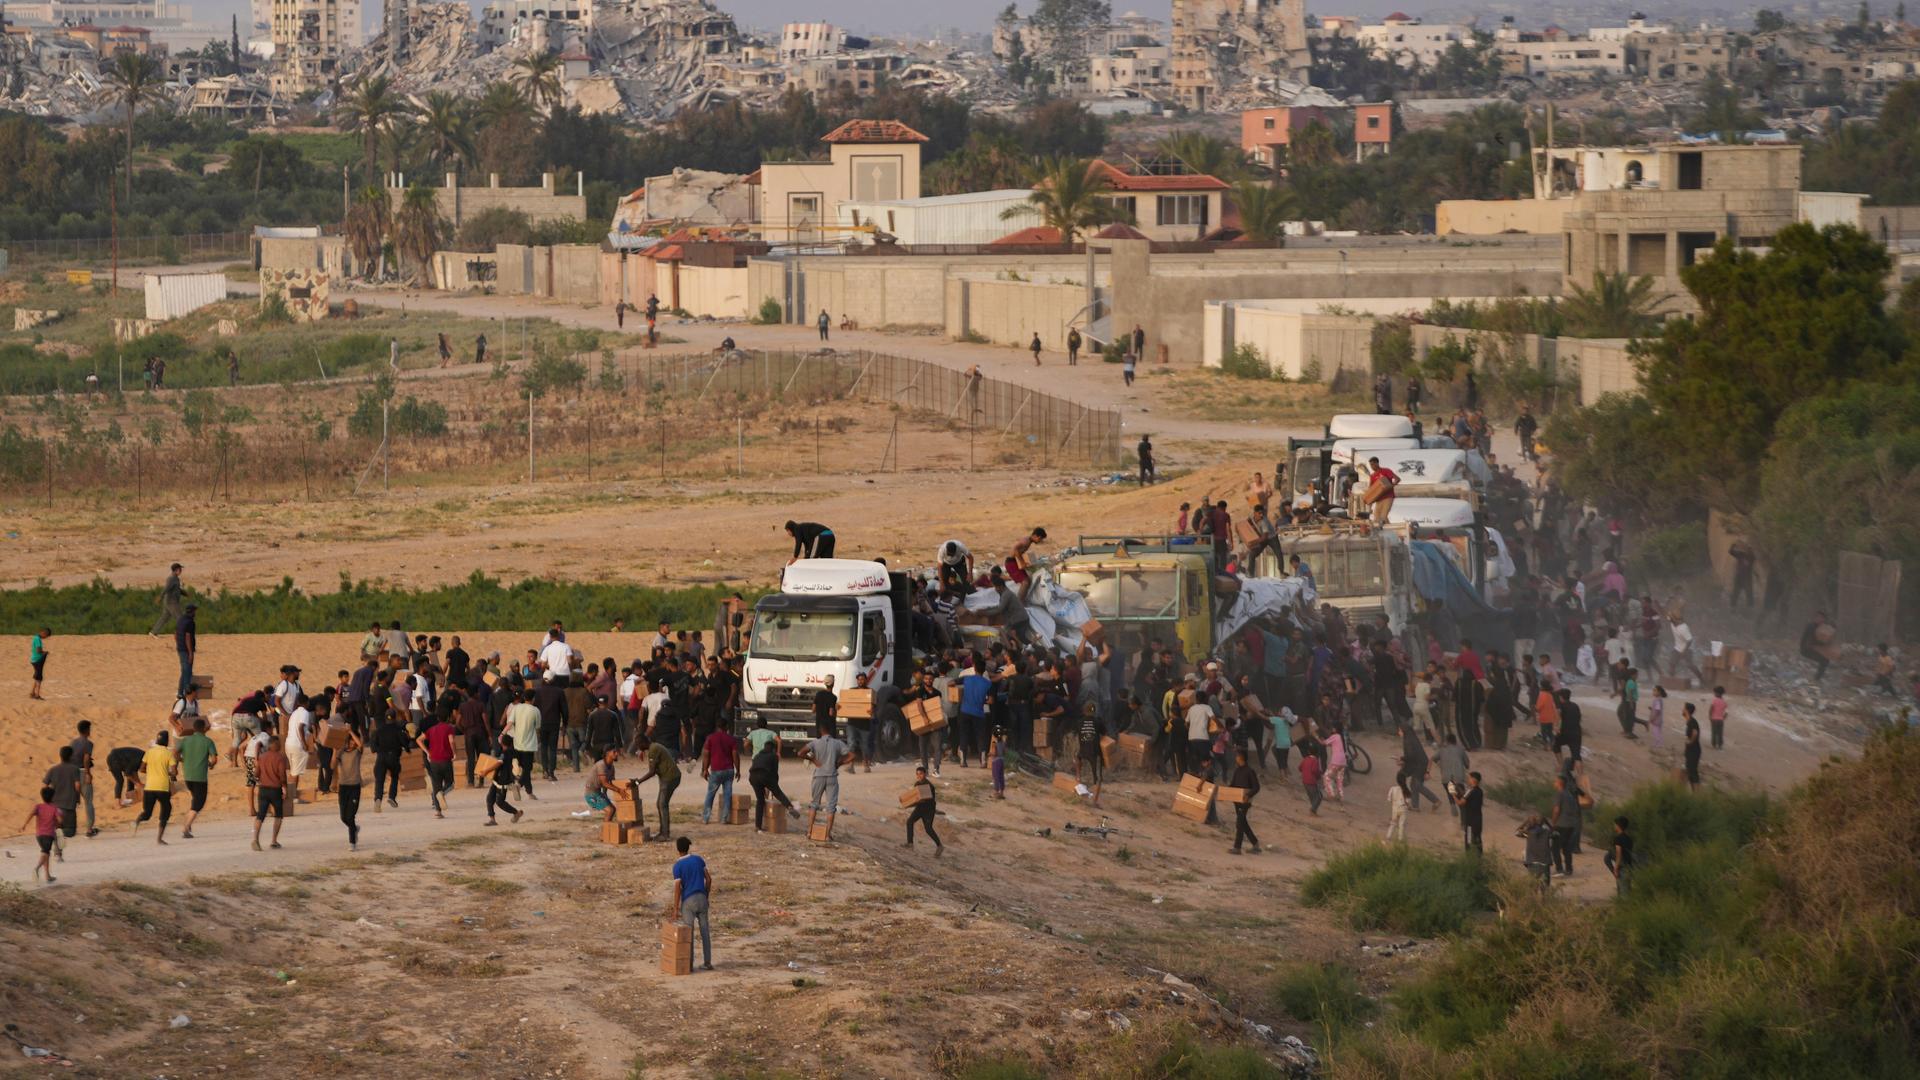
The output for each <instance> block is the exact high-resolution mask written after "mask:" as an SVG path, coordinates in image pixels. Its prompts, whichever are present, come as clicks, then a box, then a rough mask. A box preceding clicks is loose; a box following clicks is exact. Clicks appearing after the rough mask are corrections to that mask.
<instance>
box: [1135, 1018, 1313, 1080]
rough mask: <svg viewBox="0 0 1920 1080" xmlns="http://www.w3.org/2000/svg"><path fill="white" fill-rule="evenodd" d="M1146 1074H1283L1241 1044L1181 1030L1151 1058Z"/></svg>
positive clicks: (1200, 1078) (1171, 1079) (1227, 1077)
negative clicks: (1213, 1041)
mask: <svg viewBox="0 0 1920 1080" xmlns="http://www.w3.org/2000/svg"><path fill="white" fill-rule="evenodd" d="M1147 1075H1148V1076H1153V1077H1164V1078H1165V1080H1281V1077H1283V1076H1284V1075H1285V1074H1284V1073H1282V1072H1281V1071H1280V1069H1279V1067H1278V1066H1276V1065H1274V1064H1273V1063H1272V1062H1270V1061H1268V1060H1267V1059H1266V1058H1263V1057H1261V1056H1260V1055H1259V1054H1257V1053H1255V1052H1254V1051H1252V1050H1250V1049H1248V1048H1246V1047H1244V1046H1215V1045H1213V1044H1211V1043H1204V1042H1201V1041H1200V1040H1199V1039H1197V1038H1195V1037H1194V1035H1193V1033H1192V1032H1190V1031H1185V1030H1183V1031H1181V1032H1179V1033H1178V1034H1177V1035H1175V1036H1174V1039H1173V1041H1172V1043H1171V1044H1170V1045H1168V1047H1167V1048H1166V1049H1165V1050H1163V1051H1161V1053H1160V1056H1159V1057H1157V1058H1155V1059H1154V1061H1153V1065H1152V1066H1151V1067H1150V1068H1149V1069H1148V1071H1147Z"/></svg>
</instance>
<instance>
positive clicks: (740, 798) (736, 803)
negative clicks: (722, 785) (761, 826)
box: [727, 795, 753, 825]
mask: <svg viewBox="0 0 1920 1080" xmlns="http://www.w3.org/2000/svg"><path fill="white" fill-rule="evenodd" d="M727 824H729V825H751V824H753V796H751V795H735V796H734V797H733V808H732V811H731V812H730V813H729V814H728V815H727Z"/></svg>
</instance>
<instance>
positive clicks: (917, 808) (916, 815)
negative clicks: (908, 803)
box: [906, 765, 947, 859]
mask: <svg viewBox="0 0 1920 1080" xmlns="http://www.w3.org/2000/svg"><path fill="white" fill-rule="evenodd" d="M913 793H914V794H915V795H918V796H919V799H918V800H917V801H915V802H914V804H913V813H911V814H908V815H907V844H906V846H908V847H912V846H913V827H914V826H915V825H916V824H917V825H919V826H920V827H921V828H923V829H925V830H927V839H929V840H931V841H933V857H934V858H936V859H937V858H939V857H940V855H941V853H942V852H944V851H946V850H947V849H946V845H944V844H942V843H941V842H940V834H939V833H936V832H934V831H933V810H934V791H933V781H931V780H929V779H927V767H926V766H925V765H917V766H915V767H914V770H913Z"/></svg>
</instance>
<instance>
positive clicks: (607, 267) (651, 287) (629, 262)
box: [600, 251, 664, 307]
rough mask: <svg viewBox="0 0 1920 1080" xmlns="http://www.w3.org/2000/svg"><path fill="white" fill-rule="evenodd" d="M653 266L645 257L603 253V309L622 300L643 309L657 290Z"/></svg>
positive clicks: (601, 288) (620, 253)
mask: <svg viewBox="0 0 1920 1080" xmlns="http://www.w3.org/2000/svg"><path fill="white" fill-rule="evenodd" d="M654 265H655V264H654V261H653V260H652V259H649V258H647V257H645V256H643V255H635V254H630V253H622V252H618V251H603V252H601V253H600V303H601V305H602V306H604V307H612V306H613V305H615V304H617V303H619V302H620V301H621V300H625V301H626V302H627V303H629V304H634V305H641V306H644V305H645V304H646V302H647V297H648V296H651V295H653V294H654V293H655V290H656V286H655V284H654V283H655V281H656V280H657V279H656V276H655V271H654ZM623 286H624V288H623ZM663 302H664V301H663Z"/></svg>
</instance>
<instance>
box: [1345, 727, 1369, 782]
mask: <svg viewBox="0 0 1920 1080" xmlns="http://www.w3.org/2000/svg"><path fill="white" fill-rule="evenodd" d="M1347 771H1348V772H1350V773H1353V774H1354V775H1356V776H1365V775H1367V774H1368V773H1370V772H1372V771H1373V758H1371V757H1369V756H1368V755H1367V749H1366V747H1364V746H1361V745H1360V744H1359V743H1357V742H1354V741H1353V732H1351V731H1349V732H1347Z"/></svg>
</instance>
